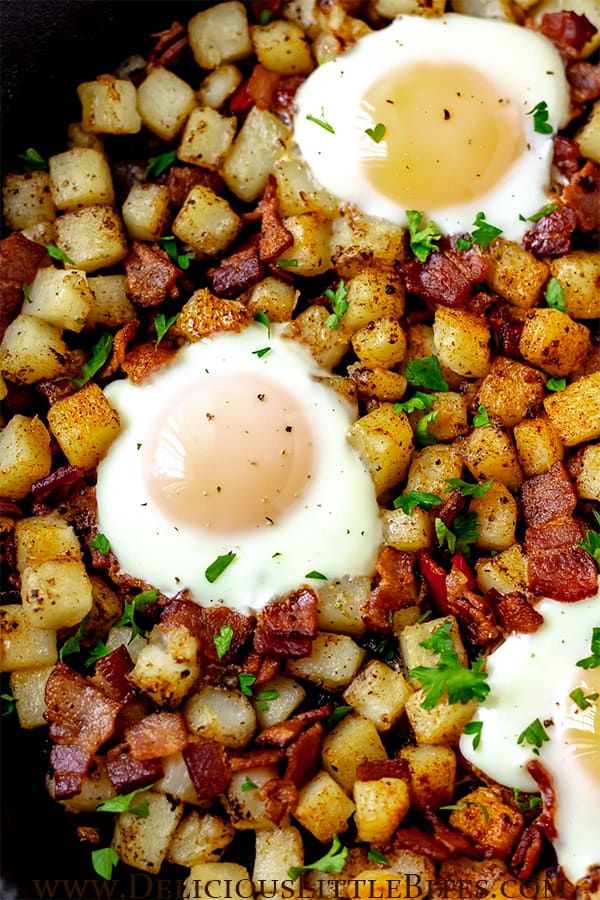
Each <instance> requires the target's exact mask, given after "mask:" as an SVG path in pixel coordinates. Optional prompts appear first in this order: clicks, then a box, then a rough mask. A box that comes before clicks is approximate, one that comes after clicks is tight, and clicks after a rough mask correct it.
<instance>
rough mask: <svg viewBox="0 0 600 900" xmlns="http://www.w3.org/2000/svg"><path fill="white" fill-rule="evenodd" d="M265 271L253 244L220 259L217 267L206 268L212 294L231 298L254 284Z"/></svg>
mask: <svg viewBox="0 0 600 900" xmlns="http://www.w3.org/2000/svg"><path fill="white" fill-rule="evenodd" d="M264 273H265V270H264V266H263V264H262V262H261V260H260V258H259V255H258V247H257V246H256V244H253V245H252V246H251V247H246V249H245V250H238V252H237V253H232V255H231V256H228V257H226V259H222V260H221V261H220V263H219V265H218V267H215V268H212V269H208V271H207V273H206V274H207V275H208V279H209V281H210V284H211V288H212V291H213V293H214V294H216V295H217V296H218V297H226V298H227V299H229V300H231V299H233V298H234V297H238V296H239V295H240V294H242V293H243V292H244V291H247V290H248V288H249V287H252V285H253V284H256V282H257V281H260V279H261V278H262V277H263V275H264Z"/></svg>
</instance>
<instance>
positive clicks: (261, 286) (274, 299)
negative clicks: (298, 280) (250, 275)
mask: <svg viewBox="0 0 600 900" xmlns="http://www.w3.org/2000/svg"><path fill="white" fill-rule="evenodd" d="M297 299H298V291H297V290H296V289H295V288H294V286H293V285H292V284H290V283H289V282H287V281H283V280H282V279H281V278H273V277H272V276H271V275H269V276H268V277H267V278H263V280H262V281H259V282H258V284H255V285H254V287H253V288H252V292H251V294H250V299H249V300H248V312H249V313H250V315H251V316H255V315H256V313H259V312H262V313H265V315H267V316H268V317H269V321H270V322H289V321H290V319H291V318H292V313H293V312H294V308H295V306H296V301H297Z"/></svg>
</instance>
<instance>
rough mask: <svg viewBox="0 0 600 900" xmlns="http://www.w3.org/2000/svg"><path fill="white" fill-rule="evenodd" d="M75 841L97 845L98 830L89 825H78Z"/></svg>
mask: <svg viewBox="0 0 600 900" xmlns="http://www.w3.org/2000/svg"><path fill="white" fill-rule="evenodd" d="M77 840H78V841H80V842H81V843H82V844H99V843H100V831H99V829H98V828H94V827H92V826H91V825H78V826H77Z"/></svg>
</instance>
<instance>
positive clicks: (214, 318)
mask: <svg viewBox="0 0 600 900" xmlns="http://www.w3.org/2000/svg"><path fill="white" fill-rule="evenodd" d="M247 321H248V312H247V310H246V307H245V306H244V305H243V304H242V303H238V302H237V300H221V298H220V297H215V296H214V295H213V294H211V292H210V291H209V290H208V288H200V290H198V291H195V292H194V293H193V294H192V296H191V297H190V299H189V300H188V301H187V303H185V304H184V306H183V308H182V310H181V312H180V313H179V315H178V317H177V322H176V324H175V329H174V330H175V332H176V333H177V334H178V335H179V336H181V337H184V338H187V340H188V341H191V342H194V341H199V340H201V339H202V338H203V337H206V336H207V335H209V334H212V333H213V332H215V331H240V329H241V328H243V326H244V325H245V324H246V323H247Z"/></svg>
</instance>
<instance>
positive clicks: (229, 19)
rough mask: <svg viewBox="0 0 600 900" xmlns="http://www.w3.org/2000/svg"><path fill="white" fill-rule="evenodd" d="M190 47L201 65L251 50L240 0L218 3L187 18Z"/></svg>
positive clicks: (211, 64)
mask: <svg viewBox="0 0 600 900" xmlns="http://www.w3.org/2000/svg"><path fill="white" fill-rule="evenodd" d="M188 33H189V39H190V47H191V48H192V53H193V54H194V59H195V60H196V62H197V63H198V65H199V66H200V68H202V69H216V68H217V66H220V65H222V63H229V62H236V61H237V60H238V59H245V57H246V56H250V54H251V53H252V42H251V40H250V29H249V28H248V16H247V14H246V10H245V8H244V4H243V3H237V2H232V3H220V4H218V6H212V7H211V8H210V9H207V10H204V11H203V12H199V13H198V14H197V15H195V16H194V17H193V18H192V19H190V21H189V22H188Z"/></svg>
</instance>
